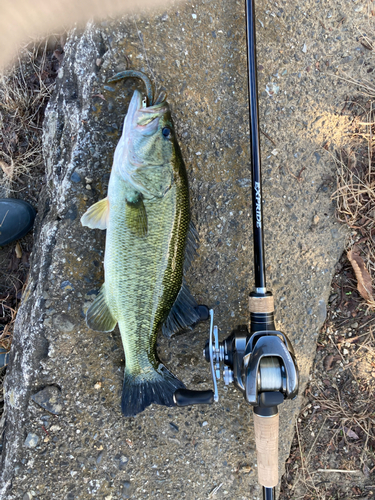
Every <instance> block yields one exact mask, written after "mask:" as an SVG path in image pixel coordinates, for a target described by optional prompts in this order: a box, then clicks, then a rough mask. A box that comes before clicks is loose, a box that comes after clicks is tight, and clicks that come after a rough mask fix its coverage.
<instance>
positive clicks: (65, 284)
mask: <svg viewBox="0 0 375 500" xmlns="http://www.w3.org/2000/svg"><path fill="white" fill-rule="evenodd" d="M60 288H61V289H62V290H74V286H73V285H72V284H71V283H70V281H68V280H66V281H63V282H62V283H61V285H60Z"/></svg>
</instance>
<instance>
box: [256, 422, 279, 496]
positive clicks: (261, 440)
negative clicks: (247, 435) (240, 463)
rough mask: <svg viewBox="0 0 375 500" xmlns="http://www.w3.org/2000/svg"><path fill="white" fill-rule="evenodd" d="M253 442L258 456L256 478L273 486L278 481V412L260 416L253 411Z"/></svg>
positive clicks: (262, 483) (263, 484) (264, 483)
mask: <svg viewBox="0 0 375 500" xmlns="http://www.w3.org/2000/svg"><path fill="white" fill-rule="evenodd" d="M254 427H255V443H256V448H257V458H258V480H259V483H260V484H261V485H262V486H266V487H268V488H273V487H274V486H277V483H278V482H279V470H278V466H279V453H278V452H279V414H278V413H277V414H276V415H273V416H272V417H261V416H259V415H257V414H256V413H254Z"/></svg>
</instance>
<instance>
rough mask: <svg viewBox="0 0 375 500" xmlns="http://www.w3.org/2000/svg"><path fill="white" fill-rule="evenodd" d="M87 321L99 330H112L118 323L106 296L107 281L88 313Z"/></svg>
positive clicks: (88, 324)
mask: <svg viewBox="0 0 375 500" xmlns="http://www.w3.org/2000/svg"><path fill="white" fill-rule="evenodd" d="M86 323H87V326H88V327H89V328H91V329H92V330H96V331H97V332H111V331H112V330H113V329H114V327H115V326H116V324H117V320H115V319H114V318H113V316H112V314H111V312H110V310H109V308H108V305H107V303H106V298H105V283H104V284H103V286H102V287H101V289H100V292H99V294H98V295H97V297H96V298H95V300H94V302H93V303H92V304H91V306H90V307H89V308H88V310H87V313H86Z"/></svg>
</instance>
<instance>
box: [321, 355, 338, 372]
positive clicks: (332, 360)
mask: <svg viewBox="0 0 375 500" xmlns="http://www.w3.org/2000/svg"><path fill="white" fill-rule="evenodd" d="M340 359H341V357H340V356H339V355H338V354H336V356H333V354H329V355H328V356H326V357H325V358H324V360H323V366H324V369H325V370H326V371H327V372H328V371H329V370H332V368H333V367H334V366H335V364H336V362H337V361H339V360H340Z"/></svg>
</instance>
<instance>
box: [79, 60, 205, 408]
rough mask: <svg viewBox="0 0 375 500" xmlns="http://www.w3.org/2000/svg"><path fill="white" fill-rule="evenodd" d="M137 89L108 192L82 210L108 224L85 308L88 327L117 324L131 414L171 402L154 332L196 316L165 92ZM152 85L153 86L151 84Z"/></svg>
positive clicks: (190, 229) (171, 384) (94, 224)
mask: <svg viewBox="0 0 375 500" xmlns="http://www.w3.org/2000/svg"><path fill="white" fill-rule="evenodd" d="M126 77H136V78H141V79H142V80H143V81H144V82H145V84H146V88H147V89H148V101H149V104H150V105H149V106H147V100H146V99H142V95H141V93H140V92H139V91H137V90H136V91H135V92H134V94H133V97H132V99H131V102H130V105H129V108H128V113H127V115H126V117H125V120H124V127H123V132H122V136H121V139H120V141H119V143H118V145H117V147H116V151H115V154H114V160H113V166H112V171H111V177H110V180H109V186H108V195H107V197H106V198H104V199H103V200H101V201H99V202H98V203H95V204H94V205H93V206H91V207H90V208H89V210H88V211H87V212H86V213H85V214H84V215H83V216H82V218H81V223H82V225H83V226H88V227H90V228H99V229H106V230H107V234H106V245H105V257H104V274H105V281H104V284H103V286H102V288H101V290H100V292H99V294H98V296H97V297H96V299H95V301H94V302H93V304H92V305H91V306H90V308H89V309H88V311H87V314H86V321H87V325H88V326H89V327H90V328H91V329H93V330H97V331H102V332H110V331H112V330H113V329H114V328H115V326H116V324H117V323H118V325H119V329H120V333H121V339H122V343H123V346H124V351H125V363H126V364H125V371H124V385H123V392H122V402H121V407H122V412H123V414H124V415H125V416H134V415H136V414H137V413H139V412H141V411H142V410H144V409H145V408H146V407H147V406H148V405H150V404H151V403H157V404H160V405H166V406H173V405H174V403H173V394H174V392H175V391H176V390H177V389H179V388H183V387H184V384H183V383H182V382H180V381H179V380H178V379H177V378H176V377H175V376H174V375H173V374H172V373H171V372H170V371H168V370H167V368H165V366H164V365H163V364H162V363H161V362H160V361H159V360H158V357H157V354H156V337H157V333H158V330H159V329H160V327H161V326H162V325H163V333H166V334H167V335H171V334H173V333H175V332H176V331H178V330H180V329H182V328H186V327H188V326H190V325H192V324H194V323H197V322H198V321H199V319H200V316H199V313H198V310H197V309H196V307H197V304H196V302H195V300H194V299H193V298H192V296H191V294H190V292H189V290H188V288H187V286H186V284H185V281H184V277H183V275H184V269H186V267H187V265H188V264H189V263H190V262H191V259H192V258H193V257H194V254H195V251H196V248H197V246H198V244H197V233H196V230H195V229H194V226H193V225H192V223H191V221H190V208H189V190H188V180H187V174H186V169H185V165H184V162H183V160H182V156H181V152H180V148H179V146H178V143H177V139H176V136H175V133H174V128H173V123H172V118H171V113H170V110H169V106H168V103H167V102H166V101H165V96H164V95H162V96H159V98H158V99H157V100H156V102H155V103H154V104H152V87H151V84H150V82H149V80H148V78H147V77H146V76H145V75H143V73H140V72H135V71H130V70H129V71H125V72H122V73H119V74H118V75H116V76H115V77H113V78H111V80H109V81H116V80H120V79H122V78H126ZM150 89H151V90H150Z"/></svg>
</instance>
